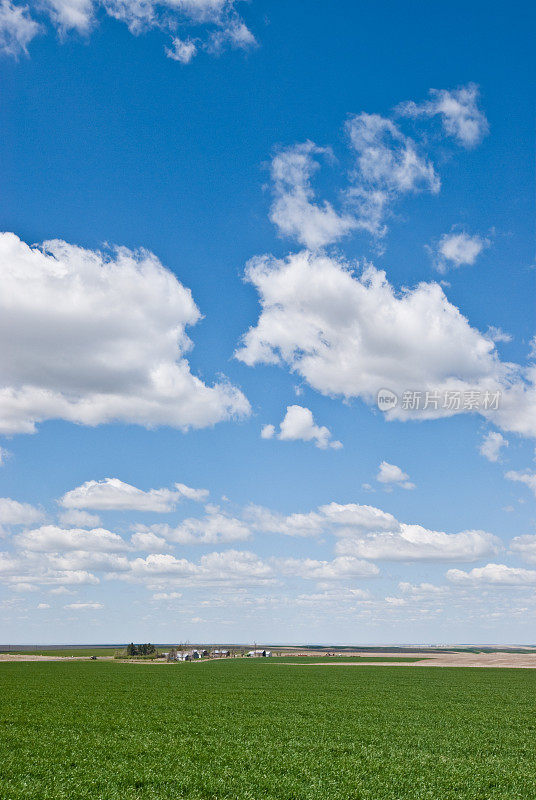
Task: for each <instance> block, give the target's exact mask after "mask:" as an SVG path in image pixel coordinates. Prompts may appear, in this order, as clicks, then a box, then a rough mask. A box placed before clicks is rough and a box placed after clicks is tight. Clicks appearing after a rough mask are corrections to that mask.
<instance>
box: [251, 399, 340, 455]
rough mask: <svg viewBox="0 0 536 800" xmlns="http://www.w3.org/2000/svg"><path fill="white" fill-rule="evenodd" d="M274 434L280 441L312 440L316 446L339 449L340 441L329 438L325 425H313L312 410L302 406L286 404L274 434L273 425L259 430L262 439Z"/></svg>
mask: <svg viewBox="0 0 536 800" xmlns="http://www.w3.org/2000/svg"><path fill="white" fill-rule="evenodd" d="M274 435H276V438H277V439H280V440H281V441H302V442H311V441H313V442H314V443H315V445H316V447H319V448H320V449H321V450H325V449H326V448H328V447H331V448H333V449H335V450H340V448H341V447H342V443H341V442H338V441H336V440H335V441H334V440H332V438H331V431H330V430H329V428H326V426H325V425H322V426H319V425H315V421H314V418H313V414H312V412H311V411H310V410H309V409H308V408H304V407H303V406H287V413H286V414H285V417H284V418H283V420H282V422H281V423H280V425H279V433H278V434H275V428H274V426H273V425H265V426H264V427H263V429H262V430H261V437H262V438H263V439H271V438H272V436H274Z"/></svg>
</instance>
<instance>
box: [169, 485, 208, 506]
mask: <svg viewBox="0 0 536 800" xmlns="http://www.w3.org/2000/svg"><path fill="white" fill-rule="evenodd" d="M175 489H176V490H177V491H178V493H179V494H180V495H181V497H184V498H186V500H195V501H196V502H198V503H202V502H204V501H205V500H206V499H207V497H208V495H209V491H208V489H193V488H192V487H191V486H186V484H184V483H176V484H175Z"/></svg>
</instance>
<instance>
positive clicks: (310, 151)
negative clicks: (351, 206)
mask: <svg viewBox="0 0 536 800" xmlns="http://www.w3.org/2000/svg"><path fill="white" fill-rule="evenodd" d="M317 156H327V157H330V156H331V151H330V150H329V148H323V147H318V146H317V145H316V144H314V142H304V143H303V144H296V145H293V146H291V147H287V148H285V149H283V150H281V151H279V152H278V153H277V154H276V155H275V156H274V158H273V161H272V168H271V176H272V182H273V194H274V202H273V205H272V208H271V210H270V219H271V221H272V222H273V223H274V225H276V226H277V227H278V228H279V230H280V231H281V233H283V234H285V235H286V236H294V237H295V238H296V239H297V240H298V241H299V242H300V243H301V244H304V245H305V246H306V247H309V248H312V249H314V248H317V247H323V246H324V245H327V244H330V243H331V242H334V241H337V240H338V239H340V238H341V237H342V236H345V235H346V234H347V233H349V232H350V231H352V230H354V229H355V228H356V227H357V226H358V222H357V220H356V218H355V216H353V215H352V214H348V213H342V212H337V211H336V210H335V209H334V208H333V206H332V205H331V203H328V202H327V201H324V202H322V203H317V202H316V201H315V193H314V190H313V187H312V185H311V178H312V176H313V175H314V173H315V172H316V171H317V170H318V169H319V166H320V165H319V163H318V160H317V158H316V157H317Z"/></svg>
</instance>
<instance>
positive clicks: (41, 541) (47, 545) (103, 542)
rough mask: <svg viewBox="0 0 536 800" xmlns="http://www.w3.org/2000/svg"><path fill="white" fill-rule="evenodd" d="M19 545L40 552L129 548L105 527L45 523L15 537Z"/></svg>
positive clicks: (107, 551)
mask: <svg viewBox="0 0 536 800" xmlns="http://www.w3.org/2000/svg"><path fill="white" fill-rule="evenodd" d="M14 542H15V544H16V545H17V546H18V547H22V548H25V549H26V550H33V551H36V552H40V553H45V552H48V551H51V550H52V551H56V550H58V551H64V550H91V551H100V552H106V553H120V552H123V551H125V550H128V549H129V548H128V544H127V543H126V542H125V541H124V540H123V539H122V538H121V537H120V536H119V535H118V534H117V533H112V532H111V531H107V530H105V529H104V528H95V529H94V530H89V531H88V530H83V529H79V528H71V529H68V530H65V529H62V528H58V527H56V525H43V526H42V527H41V528H35V529H34V530H30V531H24V532H23V533H20V534H18V535H17V536H15V537H14Z"/></svg>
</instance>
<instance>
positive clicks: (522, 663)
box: [282, 651, 536, 669]
mask: <svg viewBox="0 0 536 800" xmlns="http://www.w3.org/2000/svg"><path fill="white" fill-rule="evenodd" d="M352 655H353V656H366V655H370V653H363V652H359V651H356V652H355V653H352ZM382 656H385V657H386V658H396V657H397V656H400V653H396V652H393V653H382ZM403 657H404V658H417V659H419V660H418V661H411V662H408V661H399V662H395V661H374V662H371V661H330V659H329V657H327V658H323V659H322V660H321V661H319V660H318V659H317V658H316V657H313V658H311V660H310V661H308V662H306V663H302V664H296V663H294V664H293V663H291V662H289V663H288V664H282V666H289V667H290V666H292V667H313V666H316V667H345V666H346V667H349V666H352V667H495V668H501V667H503V668H505V667H507V668H512V667H516V668H519V669H536V653H500V652H498V653H442V652H438V653H427V654H426V656H424V655H423V654H422V653H419V652H414V653H409V652H407V653H406V652H404V654H403Z"/></svg>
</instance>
